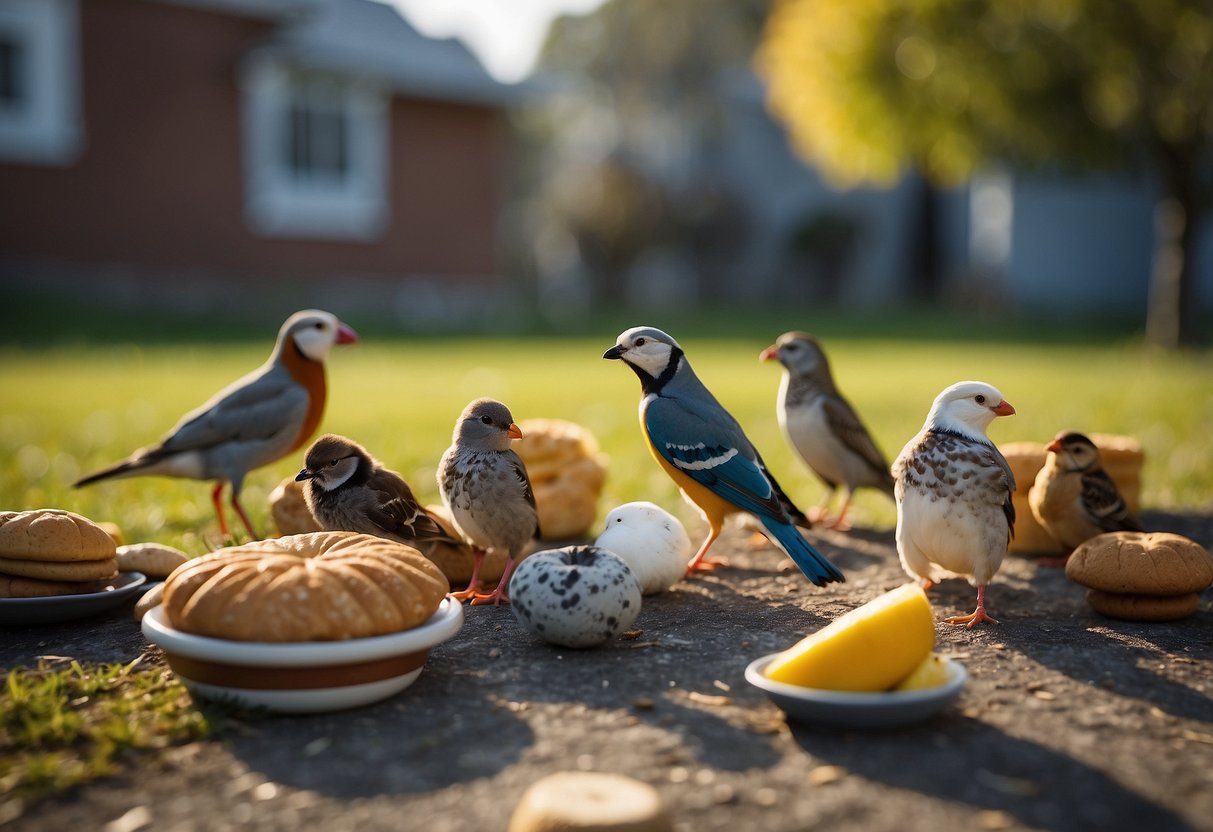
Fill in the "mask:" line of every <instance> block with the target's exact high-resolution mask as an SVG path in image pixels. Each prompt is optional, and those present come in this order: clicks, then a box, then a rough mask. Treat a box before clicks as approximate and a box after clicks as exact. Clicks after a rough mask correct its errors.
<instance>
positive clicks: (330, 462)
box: [329, 459, 341, 468]
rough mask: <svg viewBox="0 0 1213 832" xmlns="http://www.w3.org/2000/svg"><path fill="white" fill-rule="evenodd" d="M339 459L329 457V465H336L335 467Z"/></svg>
mask: <svg viewBox="0 0 1213 832" xmlns="http://www.w3.org/2000/svg"><path fill="white" fill-rule="evenodd" d="M340 461H341V460H339V459H330V460H329V465H331V466H333V467H334V468H336V467H337V463H338V462H340Z"/></svg>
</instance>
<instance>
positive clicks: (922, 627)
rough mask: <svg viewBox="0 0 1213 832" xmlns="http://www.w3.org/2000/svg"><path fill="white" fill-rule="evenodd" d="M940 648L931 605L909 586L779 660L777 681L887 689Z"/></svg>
mask: <svg viewBox="0 0 1213 832" xmlns="http://www.w3.org/2000/svg"><path fill="white" fill-rule="evenodd" d="M934 647H935V616H934V614H933V613H932V612H931V602H930V601H928V600H927V595H926V593H925V592H923V591H922V589H921V588H920V587H919V586H918V585H917V584H906V585H904V586H900V587H898V588H897V589H894V590H892V591H890V592H886V593H885V594H884V595H881V596H880V597H879V598H874V599H873V600H871V601H869V602H868V603H866V604H864V605H863V606H862V607H858V608H856V609H853V610H851V611H850V612H848V613H845V614H844V615H842V616H840V617H838V618H837V619H835V620H834V621H832V622H830V623H829V624H827V625H826V626H825V627H823V628H822V629H820V630H818V631H817V632H815V633H813V634H812V635H810V636H807V637H806V638H804V639H802V640H801V641H800V642H799V643H797V644H795V645H793V646H792V647H790V648H788V649H787V650H785V651H784V652H782V653H780V654H779V655H778V656H776V657H775V659H774V661H772V662H771V664H770V665H768V667H767V671H766V675H767V677H768V678H770V679H773V680H775V681H776V682H785V683H787V684H789V685H800V686H801V687H808V688H825V689H827V690H851V691H878V690H888V689H889V688H891V687H893V686H894V685H896V684H897V683H898V682H900V681H901V680H902V679H905V678H906V677H907V676H909V675H910V673H911V672H912V671H913V670H914V668H916V667H918V665H919V664H920V663H921V662H922V660H923V659H925V658H926V657H927V656H928V655H930V653H931V650H932V649H933V648H934Z"/></svg>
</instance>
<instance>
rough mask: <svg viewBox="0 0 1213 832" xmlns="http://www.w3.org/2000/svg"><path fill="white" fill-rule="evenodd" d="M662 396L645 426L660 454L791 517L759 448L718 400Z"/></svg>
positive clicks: (764, 512)
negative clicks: (764, 467)
mask: <svg viewBox="0 0 1213 832" xmlns="http://www.w3.org/2000/svg"><path fill="white" fill-rule="evenodd" d="M710 405H711V406H708V405H700V404H699V403H697V402H694V401H690V400H687V399H679V398H669V397H665V396H658V397H655V398H654V399H652V400H651V401H650V402H649V404H648V407H646V408H645V413H644V425H645V430H646V431H648V434H649V441H651V442H652V443H653V447H654V448H655V449H656V451H657V453H659V454H661V456H662V457H663V458H664V459H665V460H666V461H667V462H669V463H670V464H671V465H673V466H674V467H675V468H677V469H678V470H679V471H681V472H682V473H683V474H685V475H686V476H688V477H690V478H691V479H693V480H695V481H696V482H697V483H699V484H700V485H702V486H703V487H705V488H707V489H708V490H709V491H711V492H712V493H713V494H716V495H717V496H719V497H721V498H722V499H725V500H727V501H729V502H730V503H732V504H733V505H735V506H737V507H738V508H740V509H742V510H743V511H748V512H751V513H753V514H757V515H760V516H768V517H773V518H778V519H781V520H784V521H786V520H787V514H786V512H785V511H784V508H783V505H782V503H781V502H780V500H779V496H778V494H777V493H776V491H775V489H774V488H773V487H772V485H771V481H770V479H769V478H768V477H767V474H766V472H765V471H764V470H763V467H762V465H761V463H760V461H759V459H758V455H757V453H756V452H755V451H754V447H753V446H752V445H751V444H750V442H749V440H748V439H746V437H745V434H744V433H742V432H741V428H740V427H739V426H738V425H737V423H736V421H735V420H734V419H733V417H731V416H729V414H728V413H727V412H726V411H725V410H724V409H723V408H721V407H720V406H719V405H716V404H715V403H714V402H713V403H710Z"/></svg>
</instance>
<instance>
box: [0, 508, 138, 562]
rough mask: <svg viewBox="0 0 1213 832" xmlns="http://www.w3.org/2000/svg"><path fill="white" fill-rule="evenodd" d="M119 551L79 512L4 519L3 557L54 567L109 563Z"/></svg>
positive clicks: (0, 521) (43, 511)
mask: <svg viewBox="0 0 1213 832" xmlns="http://www.w3.org/2000/svg"><path fill="white" fill-rule="evenodd" d="M116 548H117V546H116V544H115V543H114V539H113V538H112V537H110V536H109V535H108V534H106V532H105V529H103V528H101V527H100V526H98V525H97V524H96V523H94V522H93V521H92V520H89V519H88V518H87V517H83V516H81V515H79V514H76V513H75V512H71V511H63V510H62V509H57V508H39V509H33V510H31V511H20V512H15V513H12V514H9V515H8V516H7V517H3V518H0V557H4V558H11V559H14V560H22V561H47V562H51V563H75V562H78V561H107V560H112V559H113V557H114V552H115V550H116ZM12 574H25V573H12ZM35 577H41V576H35Z"/></svg>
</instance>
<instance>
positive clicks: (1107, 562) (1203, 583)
mask: <svg viewBox="0 0 1213 832" xmlns="http://www.w3.org/2000/svg"><path fill="white" fill-rule="evenodd" d="M1066 577H1068V578H1069V579H1070V580H1072V581H1075V582H1077V583H1080V584H1082V585H1083V586H1085V587H1089V588H1091V589H1099V590H1103V591H1104V592H1127V593H1130V594H1134V595H1183V594H1187V593H1189V592H1200V591H1202V590H1204V589H1205V587H1207V586H1209V584H1211V583H1213V558H1210V556H1209V553H1208V552H1206V551H1205V548H1204V547H1203V546H1201V545H1200V544H1199V543H1197V542H1196V541H1195V540H1190V539H1188V538H1186V537H1184V536H1183V535H1178V534H1171V533H1170V532H1109V533H1107V534H1101V535H1098V536H1097V537H1093V538H1091V539H1090V540H1088V541H1086V542H1085V543H1083V544H1082V545H1080V546H1079V547H1078V548H1077V549H1075V550H1074V554H1072V555H1070V559H1069V560H1068V561H1067V562H1066Z"/></svg>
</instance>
